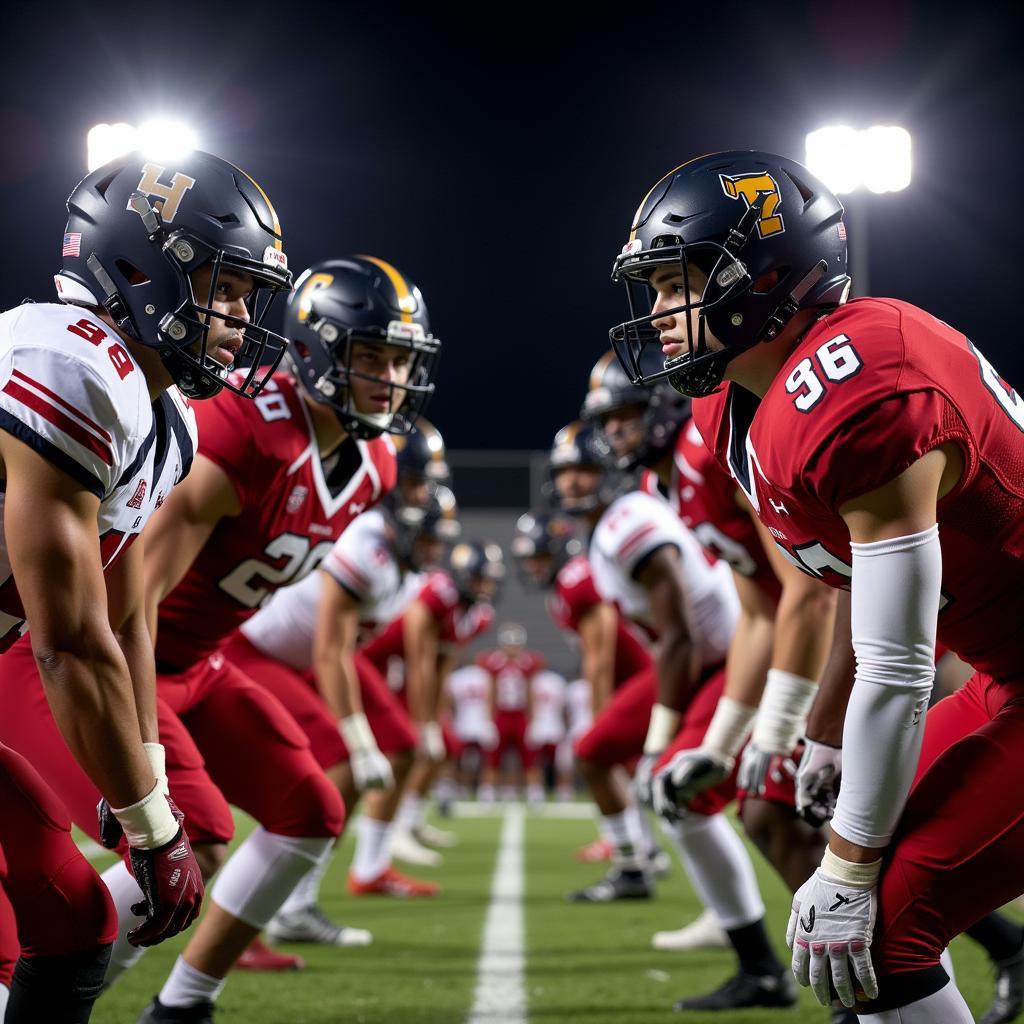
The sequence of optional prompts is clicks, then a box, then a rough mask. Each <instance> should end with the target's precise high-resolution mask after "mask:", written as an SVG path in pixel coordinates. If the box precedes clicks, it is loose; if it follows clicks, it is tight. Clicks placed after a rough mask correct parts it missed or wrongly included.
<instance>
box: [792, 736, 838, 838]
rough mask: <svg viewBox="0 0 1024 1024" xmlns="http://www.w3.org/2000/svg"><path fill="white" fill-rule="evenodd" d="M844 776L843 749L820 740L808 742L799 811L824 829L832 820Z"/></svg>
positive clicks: (799, 772) (799, 786)
mask: <svg viewBox="0 0 1024 1024" xmlns="http://www.w3.org/2000/svg"><path fill="white" fill-rule="evenodd" d="M842 775H843V749H842V747H832V746H829V745H828V744H827V743H818V742H817V741H816V740H808V739H805V740H804V754H803V757H801V758H800V766H799V768H797V770H796V812H797V814H799V815H800V817H801V818H803V819H804V821H806V822H807V823H808V824H810V825H813V826H814V827H815V828H820V827H821V826H822V825H824V824H825V822H826V821H831V820H832V815H833V814H835V812H836V801H837V800H838V799H839V783H840V782H841V780H842Z"/></svg>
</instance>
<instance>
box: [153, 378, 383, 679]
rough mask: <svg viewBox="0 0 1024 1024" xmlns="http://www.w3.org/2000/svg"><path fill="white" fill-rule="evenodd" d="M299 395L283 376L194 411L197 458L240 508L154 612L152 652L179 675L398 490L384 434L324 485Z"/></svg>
mask: <svg viewBox="0 0 1024 1024" xmlns="http://www.w3.org/2000/svg"><path fill="white" fill-rule="evenodd" d="M296 389H297V385H296V383H295V381H294V380H293V379H292V378H291V377H290V376H289V375H287V374H283V373H279V374H275V375H274V377H273V378H272V379H271V380H270V381H269V382H268V384H267V386H266V387H265V388H264V390H263V392H262V393H261V394H260V395H259V396H258V397H257V398H256V399H255V400H249V399H245V398H241V397H239V396H238V395H235V394H233V393H231V392H227V391H222V392H221V393H220V394H219V395H217V396H216V397H215V398H212V399H210V400H209V401H205V402H196V403H194V405H193V408H194V409H195V411H196V419H197V420H198V423H199V452H200V454H202V455H205V456H206V457H207V458H208V459H210V460H212V461H213V462H215V463H216V464H217V465H218V466H220V468H221V469H222V470H224V472H225V473H226V474H227V475H228V476H229V477H230V478H231V481H232V483H233V484H234V485H235V488H236V489H237V491H238V496H239V498H240V499H241V503H242V511H241V514H240V515H238V516H234V517H232V518H227V519H223V520H221V522H220V523H218V524H217V526H216V528H215V529H214V531H213V533H212V534H210V537H209V539H208V540H207V542H206V544H205V545H204V546H203V549H202V551H200V552H199V554H198V555H197V556H196V559H195V561H194V562H193V563H192V567H191V568H190V569H189V571H188V572H187V573H186V575H185V578H184V579H183V580H182V581H181V583H180V584H179V585H178V586H177V587H176V588H175V589H174V590H173V591H172V592H171V593H170V594H169V595H168V596H167V598H166V599H165V600H164V601H163V602H162V603H161V605H160V625H159V632H158V634H157V652H156V653H157V658H158V659H159V660H160V661H162V662H164V663H165V664H166V665H171V666H176V667H178V668H185V667H187V666H189V665H192V664H194V663H195V662H196V661H198V660H199V659H200V658H203V657H205V656H206V655H208V654H210V653H212V652H213V651H215V650H216V649H217V647H219V646H220V643H221V641H222V640H224V638H225V637H227V636H228V635H230V634H231V633H232V632H233V631H234V629H235V628H236V627H237V626H238V625H239V624H240V623H241V622H243V621H244V620H245V619H247V618H248V617H249V616H250V615H252V613H253V612H254V611H255V610H256V609H257V608H258V607H259V606H260V605H261V604H262V603H263V602H264V601H265V600H266V599H267V598H268V597H269V596H270V595H271V594H272V593H273V592H274V591H275V590H277V589H278V588H279V587H283V586H287V585H288V584H290V583H297V582H298V581H299V580H301V579H303V578H304V577H305V576H307V575H308V574H309V573H310V572H312V571H313V569H315V568H316V566H317V565H318V564H319V563H320V561H321V560H322V559H323V558H324V557H325V556H326V555H327V553H328V552H329V551H330V550H331V547H332V545H333V544H334V542H335V541H336V540H337V539H338V537H339V536H340V535H341V533H342V531H343V530H344V529H345V527H346V526H348V524H349V523H350V522H352V520H353V519H355V517H356V516H358V515H359V514H360V513H361V512H364V511H365V510H366V509H368V508H371V507H372V506H374V505H376V504H377V503H378V502H379V501H380V500H381V498H382V497H383V496H384V495H385V494H387V492H388V491H389V490H391V488H392V487H394V485H395V477H396V466H395V449H394V445H393V444H392V443H391V440H390V438H388V437H386V436H384V437H380V438H376V439H375V440H372V441H356V442H354V443H355V445H356V448H357V453H358V459H359V464H358V467H357V468H356V470H355V472H354V473H352V474H351V476H350V477H349V478H348V480H347V482H345V481H342V480H331V479H329V478H328V476H327V475H325V469H324V465H323V463H322V462H321V459H320V454H319V449H318V446H317V442H316V436H315V434H314V431H313V425H312V423H311V422H310V420H309V417H308V415H307V413H306V407H305V405H304V403H303V401H302V399H301V397H300V396H299V394H298V392H297V390H296ZM345 443H346V444H349V443H351V442H345ZM332 485H333V493H332ZM339 487H340V489H339Z"/></svg>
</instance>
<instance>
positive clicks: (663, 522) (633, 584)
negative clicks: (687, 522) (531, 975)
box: [551, 422, 796, 1009]
mask: <svg viewBox="0 0 1024 1024" xmlns="http://www.w3.org/2000/svg"><path fill="white" fill-rule="evenodd" d="M610 461H611V453H610V452H609V451H608V449H607V447H606V442H605V441H604V440H603V438H601V437H600V436H599V434H598V432H597V431H596V430H595V428H594V427H593V426H592V425H589V424H583V423H580V422H577V423H574V424H570V425H569V426H568V427H566V428H564V429H563V430H561V431H560V432H559V433H558V435H557V436H556V438H555V443H554V447H553V448H552V453H551V469H552V473H553V474H554V484H555V488H556V491H557V494H558V497H559V500H560V503H561V506H562V507H563V508H564V509H565V511H567V512H569V513H570V514H574V515H577V516H579V517H580V518H581V519H582V520H583V522H584V523H586V524H587V525H588V526H589V527H590V528H591V530H592V533H591V538H590V547H589V560H590V564H591V566H592V569H593V573H594V582H595V584H596V585H597V589H598V591H599V592H600V593H601V595H602V597H604V598H605V600H608V601H614V602H615V603H616V604H617V605H618V606H619V608H620V609H621V610H622V612H623V614H625V615H628V616H629V617H630V618H632V619H633V620H634V621H636V622H637V623H639V624H640V625H642V626H643V627H644V628H645V629H647V630H648V631H649V633H650V634H651V636H652V638H655V639H656V640H657V642H658V645H659V651H658V660H657V666H656V668H654V669H651V670H648V671H647V672H645V673H643V674H641V675H640V676H639V677H636V678H634V679H632V680H629V681H628V682H627V683H625V684H624V685H623V686H622V687H620V688H619V689H618V690H617V691H616V692H615V694H614V695H613V697H612V699H611V700H610V701H609V702H608V703H607V704H606V705H605V707H604V710H603V711H602V712H601V714H599V715H598V716H597V718H596V719H595V722H594V725H593V727H592V729H591V730H590V732H589V733H587V735H586V736H584V737H583V738H582V739H581V740H580V741H579V743H578V745H577V755H578V757H579V759H580V763H581V767H582V768H583V773H584V777H585V778H586V779H587V780H588V782H589V783H590V786H591V791H592V792H593V793H594V795H595V798H596V799H597V802H598V806H599V808H600V810H601V811H602V813H603V814H605V815H606V816H611V815H613V814H617V815H618V816H619V817H620V818H621V819H622V820H621V823H619V824H618V825H617V826H615V828H616V830H617V833H618V834H617V833H616V832H613V833H612V834H613V835H616V846H617V847H618V864H617V865H616V866H615V867H614V868H613V870H612V871H611V872H610V873H609V875H608V876H607V877H606V878H604V879H602V880H601V881H600V882H598V883H597V884H596V885H594V886H591V887H590V888H589V889H585V890H583V891H581V892H580V893H576V894H573V895H572V896H570V899H573V900H578V901H587V902H599V901H603V900H607V899H609V898H616V895H620V894H621V895H635V896H640V897H643V896H646V895H649V888H648V883H647V880H646V877H645V871H644V864H643V859H642V847H641V846H640V845H639V840H638V832H637V831H636V829H635V827H634V828H633V829H630V825H629V820H628V816H627V814H626V813H625V809H624V808H623V806H622V798H621V796H620V795H619V794H618V793H616V792H615V790H614V788H613V786H612V784H611V772H610V767H611V765H613V764H622V763H624V762H625V761H627V760H628V759H630V758H631V757H634V756H637V755H641V758H640V762H639V764H638V766H637V769H636V788H637V791H638V793H639V794H640V795H641V798H642V799H643V800H644V802H648V801H649V787H650V778H651V772H652V771H653V769H654V768H655V766H656V765H657V763H658V762H659V760H661V759H662V758H663V757H664V755H665V753H666V751H667V750H668V748H669V747H670V746H671V745H672V744H673V740H674V741H675V744H676V746H677V748H678V749H687V748H688V747H691V746H695V745H697V744H699V742H700V740H701V739H702V738H703V736H704V734H705V732H706V730H707V727H708V725H709V723H710V721H711V717H712V715H713V713H714V711H715V706H716V704H717V702H718V699H719V697H720V696H721V693H722V688H723V686H724V683H725V672H724V665H723V663H724V660H725V655H726V651H727V649H728V646H729V642H730V639H731V637H732V634H733V631H734V629H735V625H736V620H737V618H738V614H739V602H738V599H737V597H736V591H735V588H734V586H733V583H732V579H731V575H730V572H729V569H728V567H727V566H726V564H725V563H724V562H715V563H712V562H711V561H709V560H708V558H707V557H706V556H705V554H704V551H703V550H702V548H701V547H700V544H699V542H698V541H697V540H696V538H695V537H694V536H693V534H692V533H690V531H689V530H687V528H686V527H685V526H683V524H682V523H681V522H680V520H679V518H678V516H676V515H675V513H673V512H672V510H671V509H670V508H669V507H668V505H667V504H666V503H665V502H664V501H662V500H661V499H660V498H656V497H653V496H652V495H649V494H646V493H644V492H642V491H627V492H626V493H619V492H620V490H624V489H625V488H624V487H623V486H622V484H621V482H620V481H619V480H617V479H616V474H614V473H612V472H610V471H609V470H608V469H607V466H608V464H609V462H610ZM645 791H646V792H645ZM734 795H735V784H734V779H733V778H732V777H730V778H729V779H726V780H724V781H723V782H722V783H720V784H719V785H718V786H716V787H713V788H711V789H707V790H705V791H704V792H702V793H699V794H696V795H695V796H694V797H693V798H692V799H691V800H690V801H689V803H688V805H687V813H686V814H685V815H683V816H682V818H681V820H680V821H679V822H678V823H677V825H676V828H675V831H674V833H673V835H674V837H675V839H676V841H677V843H678V846H679V850H680V854H681V856H682V858H683V862H684V864H685V865H686V868H687V871H688V873H689V875H690V878H691V881H692V882H693V885H694V888H695V889H696V891H697V892H698V894H699V895H700V897H701V899H702V901H703V902H704V903H705V905H706V906H708V907H709V908H710V909H711V910H712V911H713V912H714V913H715V916H716V917H717V919H718V921H719V922H720V923H721V925H722V927H723V928H724V929H725V931H726V934H727V935H728V938H729V941H730V943H731V945H732V946H733V949H734V951H735V952H736V955H737V959H738V961H739V975H740V976H741V977H743V978H747V979H751V982H752V983H751V984H750V985H748V986H744V987H745V989H747V990H748V992H747V1002H746V1003H745V1005H748V1006H791V1005H793V1004H794V1003H795V1001H796V993H795V991H794V989H793V986H792V980H791V979H790V978H789V976H788V973H787V972H786V971H785V970H784V969H783V968H782V965H781V964H780V963H779V961H778V960H777V959H776V957H775V954H774V952H773V951H772V947H771V944H770V943H769V941H768V936H767V932H766V931H765V927H764V905H763V903H762V901H761V897H760V893H759V891H758V887H757V881H756V879H755V877H754V869H753V866H752V865H751V863H750V859H749V857H748V855H747V852H746V850H745V849H744V847H743V844H742V842H741V841H740V839H739V837H738V836H737V835H736V833H735V832H734V831H733V829H732V826H731V825H730V824H729V823H728V821H727V820H726V819H725V818H724V817H723V816H722V815H721V814H720V813H719V812H720V811H721V810H722V809H723V808H724V807H725V806H726V805H727V804H728V803H729V802H730V801H731V800H732V798H733V797H734ZM630 853H632V858H630ZM609 893H610V895H609ZM734 987H735V986H734ZM685 1002H686V1001H683V1003H685ZM683 1003H680V1004H677V1006H676V1008H677V1009H700V1008H701V1007H698V1006H689V1005H683Z"/></svg>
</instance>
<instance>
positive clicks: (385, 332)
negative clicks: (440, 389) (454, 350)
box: [284, 256, 441, 439]
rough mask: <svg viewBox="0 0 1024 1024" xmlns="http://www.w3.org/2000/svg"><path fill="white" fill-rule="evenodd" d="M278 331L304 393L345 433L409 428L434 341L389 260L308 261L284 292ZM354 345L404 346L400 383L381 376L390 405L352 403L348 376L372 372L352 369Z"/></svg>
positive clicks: (429, 386) (420, 305)
mask: <svg viewBox="0 0 1024 1024" xmlns="http://www.w3.org/2000/svg"><path fill="white" fill-rule="evenodd" d="M284 331H285V334H286V335H287V336H288V338H289V340H290V341H291V348H290V349H289V353H288V358H289V360H290V362H291V364H292V367H293V369H294V371H295V375H296V376H297V377H298V379H299V380H300V381H301V382H302V385H303V387H304V389H305V391H306V394H308V395H309V396H310V397H311V398H312V399H313V400H314V401H316V402H322V403H324V404H326V405H329V406H330V407H331V408H332V409H333V410H334V412H335V414H336V415H337V417H338V420H339V421H340V422H341V425H342V426H343V427H344V428H345V430H346V431H347V432H348V433H349V434H351V435H352V436H353V437H356V438H361V439H366V438H371V437H379V436H380V435H381V434H384V433H388V434H408V433H410V431H412V429H413V427H414V426H415V424H416V418H417V416H419V414H420V412H422V410H423V407H424V406H425V405H426V403H427V400H428V399H429V398H430V396H431V395H432V394H433V392H434V385H433V383H432V382H431V379H430V378H431V373H432V371H433V367H434V363H435V361H436V359H437V354H438V351H439V350H440V347H441V342H440V341H439V340H438V339H437V338H435V337H434V336H433V335H432V334H431V333H430V321H429V318H428V316H427V307H426V304H425V303H424V301H423V296H422V295H421V294H420V290H419V289H418V288H417V287H416V286H415V285H414V284H412V283H411V282H410V281H409V280H408V279H407V278H406V277H404V276H403V275H402V274H401V273H400V272H399V271H398V270H396V269H395V268H394V267H393V266H391V264H390V263H386V262H385V261H384V260H381V259H377V258H376V257H375V256H351V257H348V258H347V259H340V260H326V261H324V262H323V263H317V264H315V265H314V266H312V267H310V268H309V269H308V270H306V271H304V272H303V273H302V275H301V276H300V277H299V279H298V281H296V283H295V291H294V292H293V293H292V294H291V296H290V297H289V300H288V307H287V310H286V311H285V328H284ZM359 344H365V345H381V346H382V345H397V346H400V347H403V348H407V349H408V350H409V357H410V358H409V373H408V378H407V380H406V382H405V383H404V384H400V383H397V382H395V381H391V382H386V387H387V389H388V394H389V396H390V397H391V407H390V411H383V412H363V411H361V410H360V409H357V408H356V404H355V401H354V400H353V398H352V394H351V389H350V388H349V386H348V382H349V381H350V380H351V379H353V378H360V379H367V380H376V379H377V378H374V377H371V376H369V375H367V374H365V373H361V372H360V371H358V370H355V369H353V351H354V349H355V346H356V345H359Z"/></svg>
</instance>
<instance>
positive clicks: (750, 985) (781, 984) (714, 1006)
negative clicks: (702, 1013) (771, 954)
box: [672, 970, 797, 1013]
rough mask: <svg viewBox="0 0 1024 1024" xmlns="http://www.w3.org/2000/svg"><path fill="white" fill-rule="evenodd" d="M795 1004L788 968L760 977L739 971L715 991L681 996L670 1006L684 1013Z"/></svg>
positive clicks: (794, 988)
mask: <svg viewBox="0 0 1024 1024" xmlns="http://www.w3.org/2000/svg"><path fill="white" fill-rule="evenodd" d="M796 1003H797V994H796V982H795V981H794V980H793V977H792V975H791V974H790V973H789V971H788V970H784V971H782V973H781V974H766V975H760V976H758V975H754V974H745V973H744V972H743V971H740V972H739V974H736V975H734V976H733V977H731V978H730V979H729V980H728V981H727V982H725V983H724V984H723V985H721V986H719V987H718V988H716V989H715V990H714V992H709V993H708V994H707V995H705V996H693V997H692V998H690V999H680V1000H678V1002H676V1003H675V1004H674V1005H673V1007H672V1009H673V1010H676V1011H678V1012H680V1013H686V1012H688V1011H690V1010H741V1009H743V1008H745V1007H750V1006H765V1007H787V1006H796Z"/></svg>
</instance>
